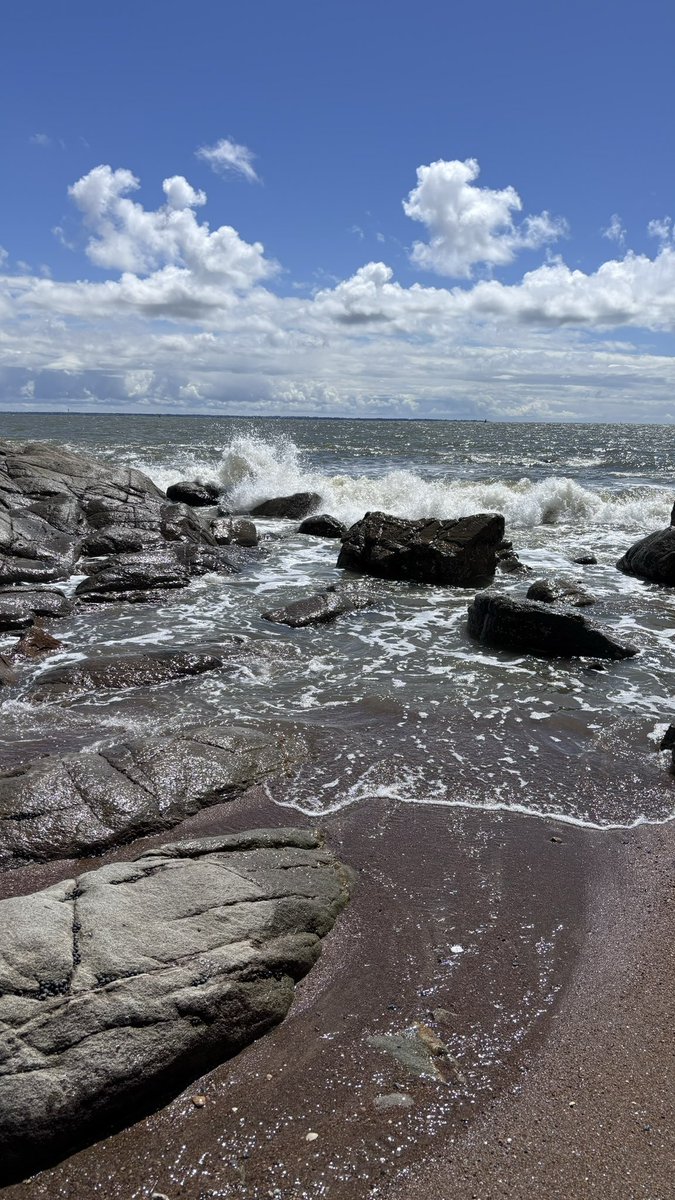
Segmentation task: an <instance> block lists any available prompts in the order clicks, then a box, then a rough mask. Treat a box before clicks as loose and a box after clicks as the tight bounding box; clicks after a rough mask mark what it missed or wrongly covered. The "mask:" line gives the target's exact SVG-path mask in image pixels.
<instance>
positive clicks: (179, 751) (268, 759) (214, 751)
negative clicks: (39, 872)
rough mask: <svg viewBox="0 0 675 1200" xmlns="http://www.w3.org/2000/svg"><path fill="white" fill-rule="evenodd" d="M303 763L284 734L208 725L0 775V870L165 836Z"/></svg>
mask: <svg viewBox="0 0 675 1200" xmlns="http://www.w3.org/2000/svg"><path fill="white" fill-rule="evenodd" d="M304 755H305V747H304V743H303V742H302V741H301V740H300V739H299V738H298V737H296V736H295V735H293V734H292V733H287V732H284V731H271V732H262V731H260V730H257V729H245V728H238V727H236V726H232V727H227V726H225V725H209V726H203V727H199V728H195V729H189V730H187V731H186V732H184V733H181V734H175V735H172V736H168V737H149V738H138V739H130V740H129V741H127V742H123V743H121V744H119V745H115V746H109V747H108V748H107V749H104V750H101V751H99V752H98V753H94V752H80V753H74V754H64V755H48V756H46V757H44V758H37V759H35V760H33V761H32V762H29V763H27V764H25V765H24V766H21V767H17V768H14V769H12V770H10V771H7V772H2V773H0V862H4V863H5V864H7V863H8V862H11V861H12V860H17V859H19V860H22V859H39V860H46V859H51V858H72V857H78V856H79V855H81V854H83V853H91V852H92V851H99V850H103V849H105V848H106V847H109V846H113V845H115V844H116V843H118V842H124V841H129V840H130V839H131V838H134V837H140V836H142V835H144V834H147V833H153V832H155V831H157V830H160V829H169V828H171V826H172V825H176V824H177V823H178V822H179V821H182V820H183V819H184V818H185V817H187V816H190V814H191V813H195V812H198V811H199V810H200V809H201V808H206V807H207V806H208V805H211V804H216V803H219V802H220V801H222V800H227V799H231V798H232V797H233V796H235V795H237V794H239V793H240V792H242V791H244V790H245V789H246V788H247V787H249V786H250V785H251V784H253V783H256V782H258V781H260V780H262V779H266V778H269V777H270V776H271V775H277V774H280V773H282V772H284V771H286V770H287V769H288V768H289V766H290V765H291V764H293V763H295V762H297V761H299V760H300V759H302V758H303V757H304ZM0 990H1V989H0Z"/></svg>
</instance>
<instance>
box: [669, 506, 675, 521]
mask: <svg viewBox="0 0 675 1200" xmlns="http://www.w3.org/2000/svg"><path fill="white" fill-rule="evenodd" d="M670 523H671V525H675V504H674V505H673V511H672V512H671V514H670Z"/></svg>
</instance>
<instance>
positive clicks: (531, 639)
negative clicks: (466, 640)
mask: <svg viewBox="0 0 675 1200" xmlns="http://www.w3.org/2000/svg"><path fill="white" fill-rule="evenodd" d="M469 633H470V634H471V636H472V637H474V638H477V639H478V641H479V642H485V643H487V644H488V645H490V646H499V647H502V648H503V649H505V650H514V651H516V652H519V653H523V652H524V653H526V654H541V655H544V656H547V657H554V658H575V657H577V656H579V655H589V656H592V657H596V658H611V659H619V658H632V657H633V655H635V654H637V650H636V649H635V647H634V646H630V645H627V644H626V643H625V642H622V641H619V640H618V638H615V637H613V636H611V635H610V634H609V633H606V632H605V630H604V629H600V628H598V627H597V626H594V625H591V624H590V622H589V621H588V620H587V619H586V617H584V616H582V614H581V613H579V612H572V611H570V610H564V609H561V608H555V607H553V606H551V605H550V604H542V603H539V602H538V601H536V600H514V599H513V598H512V597H511V596H503V595H500V593H498V592H495V591H486V592H479V593H478V595H477V596H476V598H475V599H474V601H473V603H472V604H470V605H469Z"/></svg>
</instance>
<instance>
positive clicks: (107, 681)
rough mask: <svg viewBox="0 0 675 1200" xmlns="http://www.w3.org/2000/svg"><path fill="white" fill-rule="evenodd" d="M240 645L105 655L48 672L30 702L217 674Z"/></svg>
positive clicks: (233, 661) (232, 665) (231, 664)
mask: <svg viewBox="0 0 675 1200" xmlns="http://www.w3.org/2000/svg"><path fill="white" fill-rule="evenodd" d="M238 646H239V642H235V643H234V644H233V645H231V646H227V645H223V646H211V647H209V648H208V649H207V648H200V647H198V646H194V647H189V648H187V649H185V650H146V651H141V652H139V653H137V654H116V655H110V654H105V655H104V654H102V655H99V656H98V657H97V658H87V659H82V660H80V661H79V662H76V663H68V664H66V665H65V666H63V667H54V668H53V669H52V670H51V671H46V672H45V673H44V674H43V675H41V676H40V678H39V679H38V681H37V684H36V686H35V687H34V688H33V690H32V691H31V692H30V693H29V696H28V698H29V699H30V700H39V701H45V700H46V701H54V700H61V699H64V698H68V697H72V696H75V695H82V694H83V693H84V694H88V693H90V692H92V691H95V690H100V689H103V690H106V691H108V690H114V689H117V688H133V687H148V686H151V685H156V684H162V683H169V682H170V681H171V680H172V679H181V678H184V677H185V676H192V675H203V674H204V673H205V672H206V671H216V670H219V669H221V668H222V667H224V666H225V665H226V663H228V662H229V665H230V667H231V669H234V667H235V666H236V661H235V660H234V659H233V655H234V653H236V649H237V648H238Z"/></svg>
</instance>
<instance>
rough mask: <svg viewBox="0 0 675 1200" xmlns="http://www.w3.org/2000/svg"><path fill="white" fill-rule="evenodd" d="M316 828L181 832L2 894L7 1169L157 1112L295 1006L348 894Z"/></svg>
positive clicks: (3, 1173) (1, 1164)
mask: <svg viewBox="0 0 675 1200" xmlns="http://www.w3.org/2000/svg"><path fill="white" fill-rule="evenodd" d="M348 894H349V884H348V875H347V872H346V870H345V868H343V867H342V866H341V864H340V863H339V862H337V861H336V860H335V858H334V857H333V855H332V854H331V853H330V851H328V850H326V849H325V847H324V846H323V845H322V843H321V839H320V837H319V836H318V835H317V834H316V833H314V832H312V831H310V830H298V829H278V830H254V831H252V832H249V833H244V834H234V835H225V836H223V837H216V838H208V839H204V840H202V841H193V842H176V843H174V844H173V845H167V846H162V847H160V848H159V849H156V850H151V851H149V852H147V853H146V854H144V855H142V856H141V857H139V858H136V859H134V860H133V861H130V862H121V863H113V864H110V865H107V866H104V867H101V868H99V870H96V871H90V872H88V873H86V874H83V875H79V876H78V877H76V878H72V879H67V880H64V881H63V882H62V883H58V884H56V885H55V886H53V887H50V888H47V889H46V890H44V891H41V892H36V893H33V894H32V895H30V896H22V897H20V898H18V899H9V900H4V901H2V902H0V1145H2V1155H1V1156H0V1179H1V1180H2V1182H7V1181H8V1180H10V1179H12V1178H16V1177H20V1176H21V1175H22V1174H25V1175H27V1174H29V1173H30V1174H32V1173H34V1171H35V1170H36V1168H37V1167H38V1166H39V1165H41V1164H42V1163H43V1162H44V1161H45V1160H47V1159H48V1158H49V1157H50V1156H52V1157H54V1156H57V1155H59V1154H60V1155H63V1154H65V1153H67V1152H68V1151H69V1150H72V1149H73V1148H75V1147H76V1146H78V1145H81V1144H83V1142H85V1141H86V1140H91V1139H92V1138H94V1137H96V1135H97V1134H101V1133H103V1132H105V1131H107V1129H109V1125H110V1122H111V1121H114V1122H116V1123H117V1124H120V1123H129V1122H130V1121H132V1120H133V1119H134V1118H135V1117H136V1116H138V1115H139V1114H140V1112H142V1111H144V1110H145V1111H148V1110H150V1109H152V1108H156V1107H157V1106H158V1104H159V1103H161V1101H162V1100H165V1099H167V1098H168V1096H169V1095H170V1094H172V1093H173V1094H175V1093H176V1092H178V1091H179V1090H180V1089H181V1088H182V1087H183V1086H185V1085H186V1084H187V1083H188V1082H189V1081H190V1080H192V1079H195V1078H196V1077H198V1076H199V1075H200V1074H202V1073H203V1072H204V1071H206V1070H209V1069H211V1068H213V1067H214V1066H216V1065H217V1064H218V1063H220V1062H222V1061H223V1060H225V1059H227V1058H228V1057H230V1056H231V1055H232V1054H235V1053H236V1052H237V1051H238V1050H239V1049H241V1047H243V1046H244V1045H246V1044H247V1043H248V1042H250V1041H252V1040H253V1039H254V1038H257V1037H259V1036H260V1035H261V1034H262V1033H264V1032H265V1031H266V1030H268V1029H269V1028H270V1027H271V1026H273V1025H275V1024H277V1023H278V1022H279V1021H281V1020H282V1019H283V1017H284V1016H285V1015H286V1013H287V1011H288V1008H289V1006H290V1003H291V1000H292V998H293V992H294V984H295V982H296V980H298V979H300V978H301V977H302V976H303V975H305V974H306V972H307V971H308V970H309V969H310V967H311V966H312V965H313V964H314V962H315V961H316V959H317V958H318V956H319V954H320V949H321V939H322V938H323V937H324V936H325V935H326V934H327V933H328V931H329V930H330V929H331V927H332V925H333V923H334V921H335V919H336V917H337V915H338V913H339V912H340V910H341V908H342V907H343V906H344V904H345V903H346V901H347V899H348Z"/></svg>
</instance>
